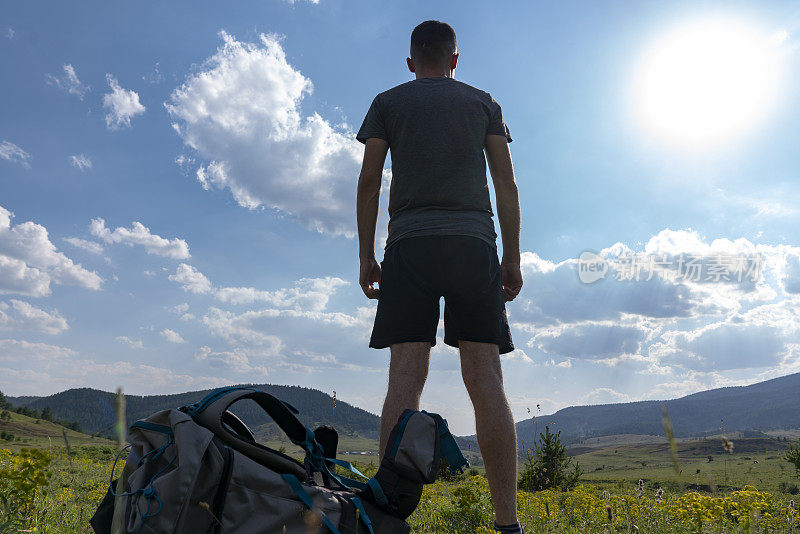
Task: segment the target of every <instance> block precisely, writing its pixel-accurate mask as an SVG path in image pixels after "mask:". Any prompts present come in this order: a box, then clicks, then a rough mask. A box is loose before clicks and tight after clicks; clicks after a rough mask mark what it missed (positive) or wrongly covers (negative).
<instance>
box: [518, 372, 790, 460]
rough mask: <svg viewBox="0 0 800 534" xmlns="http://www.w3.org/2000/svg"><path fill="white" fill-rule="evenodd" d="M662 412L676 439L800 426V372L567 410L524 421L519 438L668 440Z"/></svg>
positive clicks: (568, 441)
mask: <svg viewBox="0 0 800 534" xmlns="http://www.w3.org/2000/svg"><path fill="white" fill-rule="evenodd" d="M662 408H666V409H667V412H668V413H669V417H670V420H671V421H672V426H673V428H674V432H675V436H676V437H693V436H698V437H699V436H704V435H711V434H719V433H720V432H735V431H743V430H760V431H766V430H774V429H784V428H785V429H793V428H800V373H796V374H793V375H788V376H783V377H780V378H775V379H773V380H768V381H766V382H759V383H757V384H752V385H750V386H740V387H727V388H719V389H711V390H708V391H703V392H700V393H695V394H693V395H688V396H686V397H682V398H679V399H673V400H667V401H642V402H629V403H624V404H604V405H600V406H573V407H569V408H564V409H563V410H559V411H557V412H556V413H554V414H552V415H542V416H538V417H535V418H533V419H527V420H525V421H520V422H519V423H517V436H518V438H519V441H520V443H525V444H527V446H531V445H532V444H533V443H534V442H535V441H536V440H537V439H538V437H539V433H540V432H544V429H545V426H546V425H547V426H549V427H550V429H551V430H554V431H557V430H560V431H561V437H562V438H563V439H564V441H565V442H566V443H575V442H577V441H580V440H582V439H584V438H588V437H595V436H611V435H617V434H652V435H662V436H663V435H664V425H663V415H662Z"/></svg>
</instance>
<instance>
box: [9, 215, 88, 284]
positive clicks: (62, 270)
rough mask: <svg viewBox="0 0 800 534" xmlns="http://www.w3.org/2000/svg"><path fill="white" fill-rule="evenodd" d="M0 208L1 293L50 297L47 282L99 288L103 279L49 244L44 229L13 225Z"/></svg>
mask: <svg viewBox="0 0 800 534" xmlns="http://www.w3.org/2000/svg"><path fill="white" fill-rule="evenodd" d="M13 217H14V214H12V213H11V212H10V211H8V210H7V209H5V208H3V207H2V206H0V294H4V293H15V294H18V295H26V296H31V297H41V296H44V295H48V294H50V283H51V282H52V283H55V284H60V285H75V286H80V287H85V288H88V289H95V290H97V289H100V286H101V284H102V282H103V279H102V278H100V276H98V275H97V273H95V272H93V271H88V270H86V269H84V268H83V267H81V265H80V264H76V263H74V262H73V261H72V260H71V259H69V258H68V257H67V256H65V255H64V254H63V253H61V252H57V251H56V247H55V245H53V243H52V242H50V238H49V236H48V233H47V229H46V228H45V227H44V226H41V225H39V224H36V223H33V222H30V221H28V222H24V223H22V224H17V225H14V226H12V225H11V219H12V218H13Z"/></svg>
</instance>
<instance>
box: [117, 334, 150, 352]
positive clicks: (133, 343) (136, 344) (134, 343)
mask: <svg viewBox="0 0 800 534" xmlns="http://www.w3.org/2000/svg"><path fill="white" fill-rule="evenodd" d="M117 341H119V342H120V343H124V344H125V345H128V347H130V348H132V349H143V348H144V343H142V340H141V339H131V338H129V337H128V336H117Z"/></svg>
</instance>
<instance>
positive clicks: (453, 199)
mask: <svg viewBox="0 0 800 534" xmlns="http://www.w3.org/2000/svg"><path fill="white" fill-rule="evenodd" d="M489 134H495V135H504V136H505V137H506V139H508V142H509V143H510V142H511V135H510V134H509V131H508V127H507V126H506V124H505V122H504V121H503V113H502V110H501V109H500V105H499V104H498V103H497V102H495V101H494V99H493V98H492V96H491V95H490V94H489V93H487V92H484V91H481V90H480V89H476V88H475V87H472V86H471V85H467V84H465V83H462V82H460V81H457V80H454V79H452V78H446V77H441V78H420V79H418V80H412V81H410V82H406V83H404V84H401V85H398V86H397V87H393V88H392V89H389V90H388V91H384V92H383V93H380V94H379V95H378V96H376V97H375V99H374V100H373V101H372V105H371V106H370V108H369V111H367V115H366V117H365V118H364V123H363V124H362V125H361V128H360V129H359V131H358V134H357V135H356V139H358V140H359V141H361V142H362V143H366V141H367V139H368V138H370V137H380V138H381V139H385V140H386V141H387V142H388V143H389V149H390V151H391V158H392V185H391V189H390V191H389V237H388V238H387V241H386V248H389V246H391V245H392V244H393V243H395V242H396V241H397V240H399V239H403V238H406V237H416V236H423V235H469V236H474V237H478V238H480V239H483V240H484V241H486V242H487V243H489V244H490V245H492V246H493V247H494V246H496V245H495V240H496V238H497V234H496V233H495V231H494V223H493V221H492V204H491V201H490V200H489V187H488V184H487V182H486V159H485V158H484V154H483V149H484V145H485V142H486V136H487V135H489Z"/></svg>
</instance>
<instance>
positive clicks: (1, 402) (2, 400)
mask: <svg viewBox="0 0 800 534" xmlns="http://www.w3.org/2000/svg"><path fill="white" fill-rule="evenodd" d="M9 409H11V403H10V402H8V399H6V396H5V395H3V392H2V391H0V410H9Z"/></svg>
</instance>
